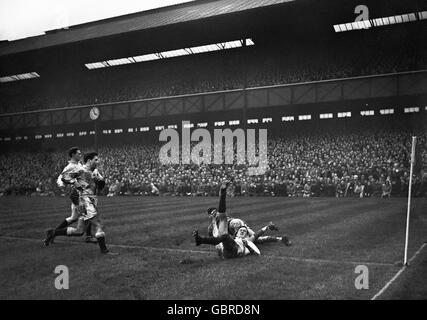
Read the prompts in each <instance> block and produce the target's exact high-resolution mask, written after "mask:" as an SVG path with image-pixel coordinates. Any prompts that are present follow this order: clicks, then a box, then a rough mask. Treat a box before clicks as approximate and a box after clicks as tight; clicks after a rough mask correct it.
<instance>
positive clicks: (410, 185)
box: [403, 136, 417, 266]
mask: <svg viewBox="0 0 427 320" xmlns="http://www.w3.org/2000/svg"><path fill="white" fill-rule="evenodd" d="M416 144H417V137H415V136H414V137H412V151H411V169H410V171H409V174H410V175H409V190H408V210H407V213H406V235H405V255H404V257H403V265H405V266H407V265H408V242H409V217H410V214H411V191H412V175H413V172H414V163H415V145H416Z"/></svg>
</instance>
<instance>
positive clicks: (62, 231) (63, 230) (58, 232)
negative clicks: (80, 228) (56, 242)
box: [55, 228, 67, 237]
mask: <svg viewBox="0 0 427 320" xmlns="http://www.w3.org/2000/svg"><path fill="white" fill-rule="evenodd" d="M66 235H67V228H61V229H59V228H58V229H56V230H55V237H56V236H66Z"/></svg>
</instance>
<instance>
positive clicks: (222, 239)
mask: <svg viewBox="0 0 427 320" xmlns="http://www.w3.org/2000/svg"><path fill="white" fill-rule="evenodd" d="M228 184H229V183H226V184H223V185H222V186H221V189H220V202H219V208H218V210H217V212H215V210H216V209H214V210H210V209H209V210H208V211H210V212H214V213H215V215H214V216H212V220H213V221H212V223H211V228H212V236H208V237H201V236H200V235H199V232H198V231H197V230H195V231H193V237H194V240H195V242H196V245H197V246H199V245H201V244H211V245H215V246H216V248H217V250H218V253H219V255H220V256H221V257H222V258H226V259H228V258H236V257H242V256H246V255H249V254H256V255H260V254H261V252H260V251H259V249H258V247H257V246H256V245H255V242H256V241H257V240H258V239H260V237H261V236H263V235H264V233H265V232H266V231H267V230H277V228H276V227H275V226H274V224H273V223H271V222H270V224H269V225H267V226H265V227H263V228H262V229H260V230H259V231H258V232H253V231H252V230H251V229H249V228H248V227H247V226H246V225H245V224H244V222H243V221H242V220H240V219H233V218H230V217H227V215H226V213H225V197H226V191H227V186H228ZM232 220H240V221H234V223H232V224H231V225H232V228H230V221H232ZM237 225H239V226H237ZM230 229H232V230H231V231H230ZM234 230H236V231H235V232H234ZM230 232H231V233H233V232H234V234H233V235H231V234H230ZM272 238H276V240H275V241H282V239H283V238H286V237H272ZM278 239H280V240H278ZM270 241H271V240H270ZM267 242H268V241H267ZM285 243H287V244H288V245H289V244H290V243H289V240H287V238H286V242H285Z"/></svg>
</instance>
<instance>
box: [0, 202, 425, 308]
mask: <svg viewBox="0 0 427 320" xmlns="http://www.w3.org/2000/svg"><path fill="white" fill-rule="evenodd" d="M217 204H218V199H217V198H177V197H164V198H163V197H160V198H159V197H117V198H102V197H101V198H100V199H99V212H100V215H101V218H102V220H103V222H104V225H105V231H106V234H107V236H106V239H107V245H110V248H111V250H112V251H115V252H118V253H119V255H118V256H105V255H102V254H100V252H99V248H98V246H97V245H94V244H86V243H84V242H83V238H57V240H56V241H55V244H53V245H52V246H49V247H43V246H42V241H41V240H42V239H43V237H44V231H45V230H46V229H47V228H49V227H55V226H56V225H58V224H59V223H60V222H61V221H62V220H63V219H64V218H65V217H67V216H68V215H69V213H70V204H69V200H68V199H67V198H60V197H56V198H29V197H8V198H1V199H0V257H1V259H0V299H248V300H252V299H371V298H372V297H373V296H374V295H376V294H377V293H378V292H379V291H380V290H381V289H382V288H383V287H384V286H385V285H386V284H387V283H388V282H389V281H390V279H392V278H393V276H394V275H395V274H396V273H397V272H398V271H399V270H400V267H399V266H398V264H397V263H398V262H401V261H402V257H403V250H404V238H405V223H406V199H330V198H324V199H322V198H312V199H302V198H296V199H289V198H264V197H249V198H228V199H227V212H228V214H229V215H231V216H233V217H238V218H242V219H244V220H245V221H246V222H247V223H248V224H249V226H251V227H252V228H253V229H258V228H259V227H262V226H263V225H265V224H266V223H268V222H269V221H273V222H274V223H275V224H276V225H277V226H278V227H279V228H280V231H279V232H276V233H275V234H277V235H282V234H285V235H288V236H289V237H290V238H291V240H292V242H293V246H291V247H286V246H284V245H283V244H281V243H269V244H262V245H260V246H259V248H260V250H261V252H262V255H261V256H260V257H254V256H248V257H244V258H238V259H231V260H220V259H219V258H218V256H217V254H216V252H215V250H214V247H212V246H207V245H202V246H200V247H196V246H195V244H194V242H193V239H192V237H191V232H192V230H193V229H198V230H199V232H200V233H201V234H202V235H203V234H206V233H207V224H208V220H207V215H206V209H207V208H208V207H211V206H216V205H217ZM426 208H427V199H414V200H413V211H412V215H411V227H410V246H409V257H411V256H413V255H414V254H415V252H416V251H418V250H419V249H420V247H421V245H422V244H423V243H424V241H426V240H427V210H426ZM57 265H66V266H67V267H68V268H69V274H70V282H69V284H70V288H69V290H57V289H55V287H54V280H55V277H56V276H57V275H56V274H55V273H54V269H55V267H56V266H57ZM357 265H366V266H367V267H368V270H369V289H365V290H357V289H356V288H355V285H354V283H355V279H356V277H357V276H358V274H356V273H355V268H356V266H357ZM426 265H427V248H425V249H424V250H421V251H420V252H419V254H418V255H417V257H416V259H414V260H413V262H412V264H411V266H410V267H409V268H407V269H406V270H405V271H404V272H403V273H402V275H401V276H400V277H399V278H398V279H397V280H396V281H394V282H392V283H391V284H390V286H389V287H387V290H385V291H384V293H382V294H381V296H380V297H379V298H380V299H400V298H404V299H410V298H415V299H426V298H427V276H426V272H425V266H426Z"/></svg>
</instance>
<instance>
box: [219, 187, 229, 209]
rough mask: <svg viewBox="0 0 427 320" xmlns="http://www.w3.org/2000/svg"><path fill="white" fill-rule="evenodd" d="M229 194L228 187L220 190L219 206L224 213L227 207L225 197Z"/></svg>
mask: <svg viewBox="0 0 427 320" xmlns="http://www.w3.org/2000/svg"><path fill="white" fill-rule="evenodd" d="M226 196H227V189H221V190H220V197H219V206H218V212H219V213H224V212H225V210H226V208H225V197H226Z"/></svg>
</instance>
